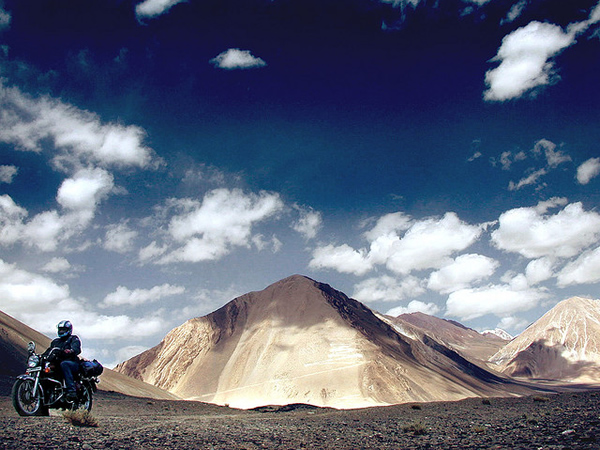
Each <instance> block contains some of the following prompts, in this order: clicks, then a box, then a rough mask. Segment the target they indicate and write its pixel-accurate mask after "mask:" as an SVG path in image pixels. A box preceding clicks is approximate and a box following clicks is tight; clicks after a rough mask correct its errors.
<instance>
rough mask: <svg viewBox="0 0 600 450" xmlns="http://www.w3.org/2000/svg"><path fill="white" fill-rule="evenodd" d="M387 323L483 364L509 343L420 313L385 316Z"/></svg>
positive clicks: (495, 336)
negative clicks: (429, 338) (425, 336)
mask: <svg viewBox="0 0 600 450" xmlns="http://www.w3.org/2000/svg"><path fill="white" fill-rule="evenodd" d="M388 320H390V321H391V322H392V323H393V324H394V326H395V327H396V328H397V329H398V331H400V332H404V333H413V334H419V335H428V336H431V337H433V338H435V339H436V340H437V341H438V342H440V343H442V344H444V345H445V346H446V347H448V348H450V349H452V350H455V351H456V352H458V353H460V354H461V355H462V356H464V357H465V358H467V359H469V360H470V361H474V362H478V363H482V364H485V363H486V362H487V360H488V359H489V358H490V357H491V356H492V355H494V354H495V353H497V352H498V351H499V350H500V349H501V348H502V347H504V346H505V345H506V344H507V343H508V340H505V339H502V338H500V337H498V336H497V335H495V334H481V333H478V332H477V331H475V330H473V329H472V328H468V327H465V326H464V325H462V324H460V323H458V322H455V321H452V320H445V319H440V318H438V317H434V316H430V315H428V314H423V313H421V312H415V313H410V314H402V315H400V316H398V317H388ZM411 325H412V327H411ZM415 327H416V328H417V329H418V331H417V330H415Z"/></svg>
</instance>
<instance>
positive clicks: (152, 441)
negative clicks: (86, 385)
mask: <svg viewBox="0 0 600 450" xmlns="http://www.w3.org/2000/svg"><path fill="white" fill-rule="evenodd" d="M598 400H600V391H583V392H570V393H561V394H552V395H547V394H543V395H539V396H532V397H523V398H502V399H501V398H491V399H480V398H479V399H467V400H463V401H460V402H439V403H422V404H406V405H397V406H390V407H384V408H367V409H358V410H346V411H342V410H333V409H323V408H314V407H310V406H307V405H292V406H289V407H268V408H263V409H261V410H255V411H241V410H234V409H229V408H224V407H218V406H214V405H207V404H204V403H198V402H183V401H178V402H174V401H158V400H149V399H139V398H131V397H126V396H123V395H121V394H116V393H111V392H99V393H98V395H97V396H96V397H95V398H94V409H93V411H92V414H93V416H94V417H95V419H96V420H97V422H98V426H97V427H77V426H73V425H71V424H70V423H69V422H67V420H66V419H65V418H64V417H63V416H62V413H61V412H58V411H55V412H53V413H52V415H51V416H50V417H34V418H25V417H19V416H17V414H16V412H15V411H14V410H13V408H12V404H11V402H10V398H9V397H7V396H0V430H1V431H0V448H2V449H19V450H23V449H40V448H43V449H65V450H66V449H87V450H90V449H111V450H112V449H227V450H232V449H278V450H285V449H303V448H305V449H328V450H333V449H463V450H464V449H511V450H515V449H527V450H530V449H536V450H537V449H540V450H541V449H563V450H566V449H600V406H599V404H598Z"/></svg>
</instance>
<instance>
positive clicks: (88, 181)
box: [56, 168, 114, 214]
mask: <svg viewBox="0 0 600 450" xmlns="http://www.w3.org/2000/svg"><path fill="white" fill-rule="evenodd" d="M113 188H114V180H113V176H112V175H111V174H110V173H108V172H107V171H106V170H104V169H98V168H97V169H82V170H79V171H78V172H77V173H75V175H74V176H73V177H72V178H67V179H66V180H64V181H63V182H62V184H61V185H60V188H59V189H58V193H57V195H56V200H57V201H58V203H59V204H60V205H61V206H62V207H64V208H66V209H70V210H74V211H89V212H92V214H93V212H94V211H95V209H96V207H97V206H98V204H99V203H100V201H101V200H103V199H104V198H105V197H106V196H107V195H108V194H109V193H110V192H111V191H112V189H113Z"/></svg>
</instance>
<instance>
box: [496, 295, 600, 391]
mask: <svg viewBox="0 0 600 450" xmlns="http://www.w3.org/2000/svg"><path fill="white" fill-rule="evenodd" d="M490 362H492V363H494V364H495V365H496V367H497V368H498V370H501V371H503V372H504V373H506V374H508V375H511V376H513V377H527V378H539V379H551V380H560V381H569V382H579V383H600V301H599V300H590V299H586V298H581V297H573V298H570V299H568V300H564V301H562V302H560V303H559V304H557V305H556V306H555V307H554V308H552V309H551V310H550V311H548V312H547V313H546V314H544V315H543V316H542V317H541V318H540V319H539V320H537V321H536V322H535V323H534V324H532V325H531V326H529V327H528V328H527V329H526V330H525V331H523V333H521V334H520V335H519V336H517V337H516V338H515V339H514V340H512V341H511V342H510V343H509V344H507V345H506V346H505V347H504V348H503V349H501V350H500V351H498V353H496V354H495V355H494V356H492V358H491V359H490Z"/></svg>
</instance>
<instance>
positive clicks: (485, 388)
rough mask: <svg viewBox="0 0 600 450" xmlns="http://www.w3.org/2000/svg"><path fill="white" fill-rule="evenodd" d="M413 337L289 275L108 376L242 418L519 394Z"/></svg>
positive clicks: (189, 325) (184, 328)
mask: <svg viewBox="0 0 600 450" xmlns="http://www.w3.org/2000/svg"><path fill="white" fill-rule="evenodd" d="M407 326H409V325H407ZM410 326H412V325H410ZM413 331H414V336H413V337H410V336H409V335H406V334H403V333H401V332H399V331H398V328H397V326H396V325H395V324H393V323H392V321H391V320H390V319H386V318H383V317H380V316H378V315H376V314H375V313H374V312H373V311H371V310H370V309H369V308H367V307H366V306H365V305H363V304H362V303H360V302H358V301H356V300H353V299H350V298H348V297H347V296H346V295H344V294H343V293H341V292H339V291H337V290H335V289H333V288H332V287H331V286H329V285H326V284H323V283H319V282H316V281H314V280H311V279H309V278H307V277H304V276H300V275H294V276H291V277H288V278H286V279H284V280H281V281H279V282H277V283H274V284H272V285H271V286H269V287H267V288H266V289H265V290H263V291H259V292H251V293H248V294H245V295H242V296H241V297H238V298H236V299H233V300H232V301H231V302H229V303H227V304H226V305H225V306H223V307H222V308H220V309H219V310H217V311H215V312H214V313H211V314H208V315H207V316H204V317H200V318H195V319H191V320H189V321H187V322H186V323H184V324H183V325H181V326H180V327H177V328H175V329H173V330H172V331H171V332H169V333H168V334H167V335H166V337H165V338H164V339H163V341H161V343H160V344H158V345H157V346H156V347H154V348H152V349H149V350H147V351H146V352H144V353H142V354H140V355H138V356H136V357H134V358H131V359H130V360H128V361H125V362H124V363H122V364H120V365H119V366H117V368H116V370H117V371H119V372H122V373H124V374H127V375H129V376H132V377H136V378H138V379H141V380H144V381H146V382H148V383H151V384H154V385H156V386H159V387H161V388H163V389H167V390H169V391H170V392H173V393H175V394H176V395H178V396H180V397H182V398H186V399H194V400H201V401H207V402H211V403H217V404H229V405H230V406H235V407H243V408H249V407H256V406H263V405H266V404H289V403H309V404H313V405H317V406H333V407H337V408H354V407H364V406H376V405H389V404H394V403H403V402H409V401H435V400H451V399H460V398H465V397H470V396H479V395H486V396H489V395H502V394H506V393H507V392H509V391H510V392H514V391H515V390H519V389H520V388H519V387H518V386H516V385H514V384H512V383H511V382H510V381H509V380H508V379H507V378H503V377H502V376H499V375H497V374H495V373H492V372H490V371H489V370H487V369H485V368H484V367H482V365H479V364H474V363H473V362H472V361H470V360H468V359H467V358H465V357H464V356H462V355H461V354H460V353H458V352H457V351H455V350H454V349H452V348H450V347H448V346H446V345H445V344H443V343H442V342H441V341H439V340H437V339H436V338H435V337H432V336H429V335H426V334H425V333H419V332H418V331H417V329H416V328H414V329H413Z"/></svg>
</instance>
